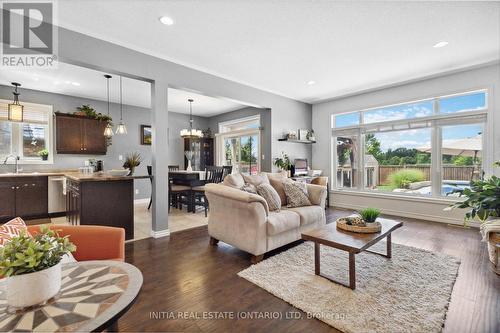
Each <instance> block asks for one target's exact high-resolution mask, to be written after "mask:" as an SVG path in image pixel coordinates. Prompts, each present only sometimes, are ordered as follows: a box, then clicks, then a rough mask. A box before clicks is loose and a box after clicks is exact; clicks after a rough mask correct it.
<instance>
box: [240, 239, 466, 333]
mask: <svg viewBox="0 0 500 333" xmlns="http://www.w3.org/2000/svg"><path fill="white" fill-rule="evenodd" d="M371 249H372V250H376V251H379V252H382V253H385V242H380V243H378V244H375V245H374V246H373V247H372V248H371ZM348 264H349V260H348V254H347V252H344V251H340V250H336V249H333V248H330V247H327V246H323V245H322V246H321V272H322V273H325V274H328V275H330V276H332V277H333V278H336V279H342V280H341V281H346V282H347V281H348ZM459 266H460V261H459V260H458V259H456V258H454V257H451V256H447V255H441V254H435V253H432V252H429V251H425V250H421V249H417V248H413V247H408V246H404V245H399V244H393V247H392V259H387V258H385V257H382V256H379V255H376V254H371V253H366V252H362V253H360V254H357V255H356V289H355V290H351V289H349V288H346V287H343V286H340V285H338V284H335V283H332V282H330V281H328V280H326V279H324V278H322V277H320V276H316V275H315V274H314V247H313V244H312V243H310V242H306V243H303V244H301V245H298V246H296V247H294V248H292V249H290V250H287V251H285V252H282V253H280V254H278V255H275V256H273V257H271V258H269V259H267V260H264V261H262V262H260V263H259V264H257V265H253V266H251V267H249V268H247V269H245V270H243V271H241V272H239V273H238V275H239V276H241V277H243V278H245V279H247V280H248V281H250V282H253V283H255V284H256V285H258V286H259V287H261V288H263V289H265V290H267V291H268V292H270V293H271V294H273V295H275V296H277V297H279V298H281V299H283V300H285V301H286V302H288V303H290V304H292V305H293V306H295V307H297V308H299V309H301V310H303V311H304V312H306V313H308V314H309V315H314V317H316V318H318V319H320V320H322V321H324V322H325V323H327V324H329V325H331V326H333V327H335V328H337V329H339V330H341V331H344V332H353V333H354V332H426V333H427V332H440V331H441V330H442V326H443V324H444V320H445V316H446V311H447V308H448V303H449V300H450V297H451V292H452V290H453V285H454V283H455V280H456V277H457V273H458V267H459Z"/></svg>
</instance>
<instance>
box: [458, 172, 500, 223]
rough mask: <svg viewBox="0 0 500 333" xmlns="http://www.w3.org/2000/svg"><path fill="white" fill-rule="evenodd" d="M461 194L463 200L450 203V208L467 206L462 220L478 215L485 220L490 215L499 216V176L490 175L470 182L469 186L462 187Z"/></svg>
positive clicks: (482, 220)
mask: <svg viewBox="0 0 500 333" xmlns="http://www.w3.org/2000/svg"><path fill="white" fill-rule="evenodd" d="M461 196H464V197H465V200H464V201H459V202H456V203H454V204H453V205H451V208H469V211H468V212H466V213H465V217H464V222H465V224H467V221H469V220H472V219H474V218H475V217H478V218H479V220H480V221H481V222H485V221H486V220H487V219H488V218H489V217H490V216H491V217H499V216H500V178H498V177H496V176H491V177H490V178H489V179H484V180H476V181H472V182H471V187H470V188H466V189H464V191H463V193H462V195H461Z"/></svg>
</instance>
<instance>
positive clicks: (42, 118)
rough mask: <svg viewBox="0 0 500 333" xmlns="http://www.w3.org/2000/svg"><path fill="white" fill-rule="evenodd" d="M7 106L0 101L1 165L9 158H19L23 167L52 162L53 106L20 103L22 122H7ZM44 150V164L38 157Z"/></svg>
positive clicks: (4, 102)
mask: <svg viewBox="0 0 500 333" xmlns="http://www.w3.org/2000/svg"><path fill="white" fill-rule="evenodd" d="M9 103H11V101H9V100H0V163H3V161H4V160H5V158H6V157H7V156H9V155H14V156H19V158H20V163H22V164H30V163H33V164H35V163H36V164H39V163H52V161H53V157H52V146H51V144H50V139H51V121H50V120H51V117H52V106H51V105H43V104H34V103H22V104H23V105H24V112H23V118H24V122H22V123H18V122H10V121H9V120H8V104H9ZM45 149H46V150H47V151H48V152H49V158H48V159H47V160H46V161H44V160H42V158H41V157H40V156H39V155H38V153H39V152H40V151H42V150H45ZM10 162H11V161H10Z"/></svg>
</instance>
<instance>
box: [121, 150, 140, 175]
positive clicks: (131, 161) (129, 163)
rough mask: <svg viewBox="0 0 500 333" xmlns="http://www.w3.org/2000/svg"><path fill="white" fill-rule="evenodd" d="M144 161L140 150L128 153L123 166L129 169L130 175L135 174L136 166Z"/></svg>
mask: <svg viewBox="0 0 500 333" xmlns="http://www.w3.org/2000/svg"><path fill="white" fill-rule="evenodd" d="M141 162H142V157H141V154H139V153H138V152H135V153H131V154H128V155H127V156H126V158H125V162H124V163H123V167H124V168H125V169H129V170H130V173H129V176H132V175H133V174H134V171H135V168H136V167H138V166H139V165H140V164H141Z"/></svg>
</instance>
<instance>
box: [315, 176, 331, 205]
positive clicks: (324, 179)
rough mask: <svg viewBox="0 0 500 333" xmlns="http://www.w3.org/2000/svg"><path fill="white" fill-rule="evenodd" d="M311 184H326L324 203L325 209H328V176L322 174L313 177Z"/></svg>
mask: <svg viewBox="0 0 500 333" xmlns="http://www.w3.org/2000/svg"><path fill="white" fill-rule="evenodd" d="M311 184H314V185H321V186H326V205H325V209H328V207H329V206H330V188H329V187H330V186H329V184H328V177H325V176H322V177H315V178H313V179H312V180H311Z"/></svg>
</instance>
